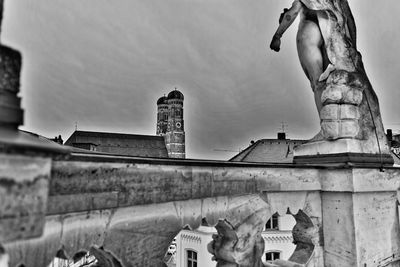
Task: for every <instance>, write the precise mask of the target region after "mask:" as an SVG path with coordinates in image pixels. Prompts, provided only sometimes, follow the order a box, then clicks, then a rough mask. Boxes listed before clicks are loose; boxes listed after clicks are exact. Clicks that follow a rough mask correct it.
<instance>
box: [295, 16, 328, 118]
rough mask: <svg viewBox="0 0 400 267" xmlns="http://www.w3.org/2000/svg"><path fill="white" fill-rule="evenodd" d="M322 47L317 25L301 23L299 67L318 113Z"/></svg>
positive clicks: (298, 41)
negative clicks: (310, 90) (312, 92)
mask: <svg viewBox="0 0 400 267" xmlns="http://www.w3.org/2000/svg"><path fill="white" fill-rule="evenodd" d="M322 46H323V38H322V35H321V32H320V29H319V27H318V24H317V23H315V22H313V21H310V20H303V21H301V22H300V25H299V31H298V33H297V52H298V55H299V59H300V63H301V66H302V68H303V70H304V72H305V74H306V76H307V77H308V79H309V80H310V83H311V87H312V89H313V91H314V97H315V104H316V105H317V109H318V113H319V112H320V110H321V108H322V103H321V94H322V92H320V91H321V90H318V83H319V81H318V80H319V77H320V76H321V74H322V72H323V54H322V49H323V48H322Z"/></svg>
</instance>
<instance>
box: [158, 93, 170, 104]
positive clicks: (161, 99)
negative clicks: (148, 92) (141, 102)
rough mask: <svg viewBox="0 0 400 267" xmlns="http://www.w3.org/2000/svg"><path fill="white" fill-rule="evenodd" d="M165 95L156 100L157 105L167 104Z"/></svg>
mask: <svg viewBox="0 0 400 267" xmlns="http://www.w3.org/2000/svg"><path fill="white" fill-rule="evenodd" d="M167 99H168V98H167V97H166V96H165V95H164V96H162V97H160V98H159V99H158V100H157V105H166V104H167Z"/></svg>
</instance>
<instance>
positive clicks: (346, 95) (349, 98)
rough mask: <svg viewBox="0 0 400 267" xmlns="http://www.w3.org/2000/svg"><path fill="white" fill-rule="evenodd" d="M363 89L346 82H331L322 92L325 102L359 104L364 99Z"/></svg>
mask: <svg viewBox="0 0 400 267" xmlns="http://www.w3.org/2000/svg"><path fill="white" fill-rule="evenodd" d="M362 97H363V95H362V90H360V89H357V88H354V87H351V86H349V85H344V84H340V85H338V84H329V85H328V86H327V88H326V89H325V90H324V91H323V92H322V95H321V101H322V103H323V104H332V103H336V104H352V105H359V104H360V103H361V101H362Z"/></svg>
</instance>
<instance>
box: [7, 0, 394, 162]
mask: <svg viewBox="0 0 400 267" xmlns="http://www.w3.org/2000/svg"><path fill="white" fill-rule="evenodd" d="M349 3H350V6H351V8H352V9H353V13H354V17H355V19H356V24H357V27H358V48H359V50H360V51H361V53H362V54H363V60H364V64H365V68H366V71H367V73H368V75H369V78H370V80H371V82H372V84H373V86H374V88H375V91H376V92H377V94H378V97H379V99H380V104H381V111H382V116H383V120H384V124H385V127H386V128H393V129H394V130H395V132H399V129H400V118H399V114H400V105H399V100H400V90H399V88H398V80H397V78H398V76H399V74H400V66H399V62H400V53H398V51H397V49H398V47H399V44H400V40H399V37H400V34H399V32H398V27H399V25H400V16H398V13H399V11H400V2H399V1H398V0H379V1H378V0H349ZM290 5H291V1H287V0H118V1H111V0H85V1H82V0H6V1H5V18H4V21H3V25H2V31H3V32H2V42H3V43H5V44H7V45H10V46H12V47H13V48H16V49H18V50H19V51H20V52H21V53H22V55H23V70H22V77H21V83H22V86H21V92H22V93H21V96H22V97H23V104H22V105H23V108H24V109H25V123H24V126H23V127H22V129H25V130H29V131H33V132H36V133H39V134H42V135H44V136H48V137H54V136H56V135H58V134H61V135H62V136H63V138H64V140H66V139H67V138H68V137H69V136H70V135H71V134H72V132H73V131H74V129H75V122H77V123H78V129H79V130H90V131H105V132H121V133H134V134H151V135H152V134H155V130H156V101H157V99H158V98H159V97H160V96H162V95H163V94H167V93H168V92H169V91H171V90H172V89H173V88H174V87H177V88H178V89H179V90H180V91H181V92H182V93H183V94H184V95H185V102H184V119H185V131H186V149H187V157H189V158H211V159H228V158H230V157H231V156H233V155H234V154H235V152H221V151H214V150H215V149H225V150H239V149H244V148H245V147H247V146H248V144H249V142H250V141H251V140H257V139H260V138H275V136H276V133H277V132H278V131H279V129H280V127H281V122H285V124H286V125H287V126H288V127H287V131H288V136H289V138H293V139H297V138H305V139H308V138H311V137H312V136H313V135H314V134H316V133H317V132H318V131H319V123H318V116H317V112H316V108H315V105H314V103H313V94H312V92H311V89H310V87H309V83H308V80H307V79H306V77H305V76H304V74H303V71H302V69H301V67H300V63H299V61H298V58H297V52H296V45H295V34H296V30H297V24H298V21H296V22H295V23H294V24H293V26H292V28H291V29H290V30H288V31H287V33H286V34H285V35H284V37H283V39H282V42H283V44H282V48H281V52H279V53H275V52H273V51H271V50H269V43H270V39H271V37H272V35H273V33H274V32H275V30H276V27H277V25H278V18H279V14H280V12H281V11H282V9H283V8H284V7H288V6H290Z"/></svg>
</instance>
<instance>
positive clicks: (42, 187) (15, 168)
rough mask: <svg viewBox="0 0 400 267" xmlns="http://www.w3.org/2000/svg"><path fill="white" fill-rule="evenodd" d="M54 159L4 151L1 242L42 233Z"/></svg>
mask: <svg viewBox="0 0 400 267" xmlns="http://www.w3.org/2000/svg"><path fill="white" fill-rule="evenodd" d="M50 166H51V159H50V158H39V157H27V156H18V155H7V154H0V173H1V177H0V243H1V242H5V241H13V240H16V239H26V238H29V237H35V236H39V235H41V233H42V230H43V226H44V219H45V217H44V216H45V213H46V202H47V195H48V179H49V175H50Z"/></svg>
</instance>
